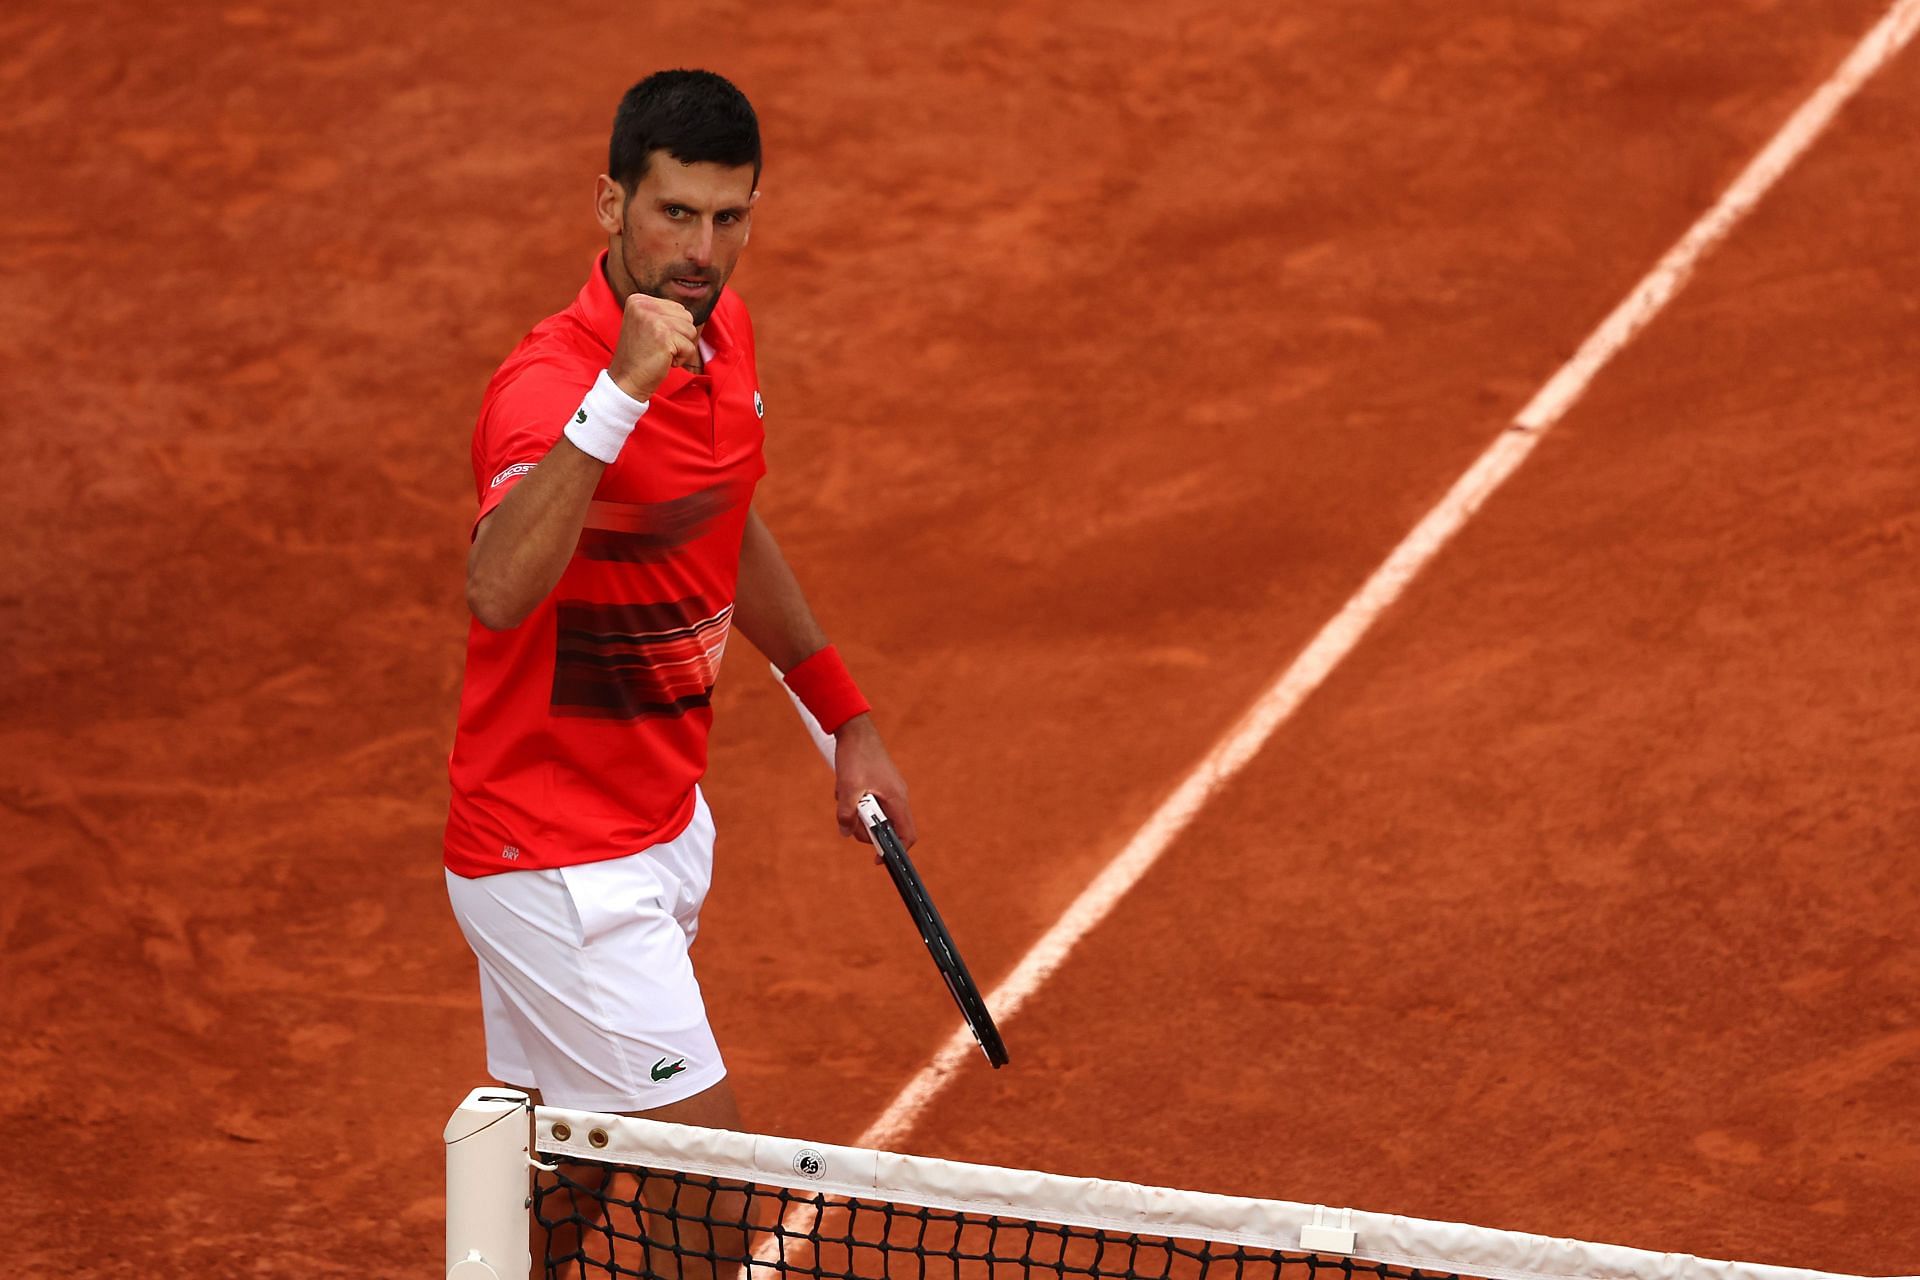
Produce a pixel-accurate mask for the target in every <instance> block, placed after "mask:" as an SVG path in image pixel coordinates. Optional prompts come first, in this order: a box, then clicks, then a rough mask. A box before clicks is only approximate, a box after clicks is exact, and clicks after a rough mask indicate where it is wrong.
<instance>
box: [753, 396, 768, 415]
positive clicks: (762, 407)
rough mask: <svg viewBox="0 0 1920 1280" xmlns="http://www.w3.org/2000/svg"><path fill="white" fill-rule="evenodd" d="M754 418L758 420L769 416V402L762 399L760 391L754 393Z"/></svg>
mask: <svg viewBox="0 0 1920 1280" xmlns="http://www.w3.org/2000/svg"><path fill="white" fill-rule="evenodd" d="M753 416H754V417H756V418H764V417H766V416H767V402H766V401H765V400H762V399H761V398H760V393H759V392H758V391H756V392H754V393H753Z"/></svg>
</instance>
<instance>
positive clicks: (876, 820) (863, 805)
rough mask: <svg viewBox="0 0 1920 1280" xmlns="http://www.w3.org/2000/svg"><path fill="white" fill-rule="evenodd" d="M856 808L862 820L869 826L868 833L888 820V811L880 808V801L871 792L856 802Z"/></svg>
mask: <svg viewBox="0 0 1920 1280" xmlns="http://www.w3.org/2000/svg"><path fill="white" fill-rule="evenodd" d="M854 808H855V809H857V810H859V812H860V820H861V821H862V822H864V823H866V824H867V830H868V831H872V830H873V829H874V828H875V827H877V826H879V825H880V824H881V823H883V822H885V821H886V820H887V811H886V810H885V809H882V808H881V807H880V801H879V800H878V799H877V798H875V796H874V794H873V793H872V792H871V791H869V792H868V793H867V794H865V795H863V796H861V797H860V798H859V799H858V800H857V801H855V802H854Z"/></svg>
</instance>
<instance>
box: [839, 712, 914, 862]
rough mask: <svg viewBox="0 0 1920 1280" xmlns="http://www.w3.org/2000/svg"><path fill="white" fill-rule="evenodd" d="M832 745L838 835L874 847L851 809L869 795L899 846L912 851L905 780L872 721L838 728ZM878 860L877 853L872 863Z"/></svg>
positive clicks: (859, 717) (865, 717) (851, 722)
mask: <svg viewBox="0 0 1920 1280" xmlns="http://www.w3.org/2000/svg"><path fill="white" fill-rule="evenodd" d="M833 742H834V746H833V774H834V778H833V796H834V800H835V802H836V806H837V808H838V811H839V818H840V834H841V835H843V836H851V837H853V838H854V839H856V840H859V841H861V842H862V843H864V844H872V843H873V837H872V836H870V835H868V834H867V824H866V823H864V822H862V821H860V814H859V812H858V811H857V810H856V809H855V808H854V806H855V805H857V804H858V803H859V802H860V797H861V796H863V795H868V794H872V795H873V796H874V797H875V798H876V799H878V800H879V801H880V807H881V808H882V809H885V810H886V811H887V818H888V820H890V821H891V822H892V823H893V829H894V832H895V833H896V834H897V835H899V837H900V842H901V843H902V844H904V845H905V846H906V847H907V848H909V849H911V848H913V845H914V842H915V841H916V840H918V839H919V838H920V833H919V830H918V829H917V828H916V827H915V826H914V822H913V809H912V807H911V806H910V805H909V804H908V803H907V780H906V779H905V778H903V777H901V776H900V771H899V770H898V769H896V768H894V767H893V757H891V756H889V755H888V754H887V744H886V743H884V742H882V741H881V740H880V731H879V730H878V729H876V728H874V726H873V717H872V716H871V715H868V714H861V715H857V716H855V717H854V718H853V719H851V720H849V721H847V722H846V723H845V724H843V725H841V726H840V728H839V731H838V732H836V733H835V734H834V735H833ZM879 860H880V855H879V854H878V852H876V853H875V854H874V861H876V862H878V861H879Z"/></svg>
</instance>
